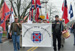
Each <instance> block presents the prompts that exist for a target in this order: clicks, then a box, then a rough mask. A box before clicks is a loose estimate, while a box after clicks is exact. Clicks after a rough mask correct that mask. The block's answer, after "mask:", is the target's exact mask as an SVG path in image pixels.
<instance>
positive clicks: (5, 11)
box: [0, 1, 10, 30]
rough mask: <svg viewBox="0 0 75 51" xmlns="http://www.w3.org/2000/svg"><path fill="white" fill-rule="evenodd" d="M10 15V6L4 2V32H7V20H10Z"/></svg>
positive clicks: (2, 22)
mask: <svg viewBox="0 0 75 51" xmlns="http://www.w3.org/2000/svg"><path fill="white" fill-rule="evenodd" d="M9 15H10V9H9V8H8V6H7V5H6V3H5V1H4V4H3V6H2V17H1V24H0V25H1V26H2V27H3V29H4V30H6V27H5V26H6V24H5V22H6V20H7V19H8V17H9Z"/></svg>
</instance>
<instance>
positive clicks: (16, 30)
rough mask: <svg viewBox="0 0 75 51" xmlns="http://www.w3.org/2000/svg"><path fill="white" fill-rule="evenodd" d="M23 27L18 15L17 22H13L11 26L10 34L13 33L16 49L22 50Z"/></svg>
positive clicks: (15, 50)
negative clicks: (21, 35) (21, 36)
mask: <svg viewBox="0 0 75 51" xmlns="http://www.w3.org/2000/svg"><path fill="white" fill-rule="evenodd" d="M21 29H22V27H21V24H20V23H19V22H18V17H17V16H16V17H15V22H13V23H12V24H11V28H10V36H11V35H12V40H13V46H14V51H17V50H20V34H21ZM11 32H12V33H11Z"/></svg>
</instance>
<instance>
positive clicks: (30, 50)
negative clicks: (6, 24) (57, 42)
mask: <svg viewBox="0 0 75 51" xmlns="http://www.w3.org/2000/svg"><path fill="white" fill-rule="evenodd" d="M73 42H74V37H73V34H71V36H70V37H69V38H68V39H66V40H65V44H64V47H63V48H62V49H61V51H75V46H74V45H73V44H74V43H73ZM0 51H14V49H13V43H12V42H10V41H9V40H7V41H5V42H3V43H1V44H0ZM19 51H53V47H25V48H21V49H20V50H19Z"/></svg>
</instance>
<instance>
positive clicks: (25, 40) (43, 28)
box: [22, 23, 52, 47]
mask: <svg viewBox="0 0 75 51" xmlns="http://www.w3.org/2000/svg"><path fill="white" fill-rule="evenodd" d="M22 46H23V47H52V24H51V23H49V24H48V23H46V24H44V23H41V24H39V23H38V24H37V23H34V24H25V23H23V24H22Z"/></svg>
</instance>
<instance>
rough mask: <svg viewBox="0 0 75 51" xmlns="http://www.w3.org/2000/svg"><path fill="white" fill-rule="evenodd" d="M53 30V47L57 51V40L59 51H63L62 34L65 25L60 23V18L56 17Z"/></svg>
mask: <svg viewBox="0 0 75 51" xmlns="http://www.w3.org/2000/svg"><path fill="white" fill-rule="evenodd" d="M52 30H53V47H54V51H57V48H56V39H57V40H58V51H60V49H61V34H62V30H63V24H62V22H61V21H59V16H58V15H56V16H55V21H53V23H52Z"/></svg>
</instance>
